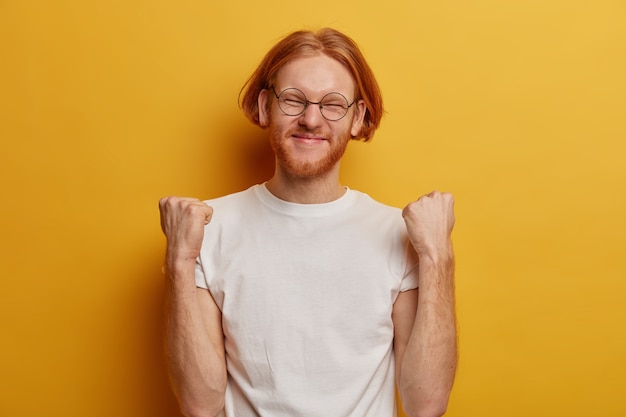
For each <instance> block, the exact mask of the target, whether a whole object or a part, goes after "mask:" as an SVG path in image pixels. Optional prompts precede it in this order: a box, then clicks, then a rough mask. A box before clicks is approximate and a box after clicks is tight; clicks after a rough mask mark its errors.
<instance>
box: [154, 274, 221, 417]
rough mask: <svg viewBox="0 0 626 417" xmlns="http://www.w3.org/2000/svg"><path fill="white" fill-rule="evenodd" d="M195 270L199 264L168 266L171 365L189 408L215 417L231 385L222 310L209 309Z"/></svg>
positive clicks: (173, 379)
mask: <svg viewBox="0 0 626 417" xmlns="http://www.w3.org/2000/svg"><path fill="white" fill-rule="evenodd" d="M193 274H194V271H193V264H187V265H183V266H181V265H176V266H172V267H168V269H167V271H166V280H165V281H166V306H165V314H166V323H165V333H166V339H165V349H166V353H167V362H168V370H169V374H170V379H171V382H172V386H173V389H174V392H175V394H176V396H177V398H178V400H179V403H180V407H181V410H182V411H183V413H184V414H185V415H186V416H189V417H192V416H193V417H196V416H203V417H204V416H207V417H209V416H210V417H214V416H215V415H217V414H218V413H219V412H220V410H221V409H222V408H223V403H224V390H225V386H226V369H225V361H224V347H223V336H222V335H221V331H218V328H217V326H219V322H218V317H216V314H217V311H213V312H211V311H203V310H206V307H207V306H205V305H202V304H201V302H202V301H201V299H200V297H199V295H200V294H198V291H203V290H199V289H197V288H196V286H195V283H194V281H193ZM207 297H210V296H208V295H207ZM210 301H211V302H212V299H211V300H210ZM207 304H208V303H207ZM208 307H211V306H208Z"/></svg>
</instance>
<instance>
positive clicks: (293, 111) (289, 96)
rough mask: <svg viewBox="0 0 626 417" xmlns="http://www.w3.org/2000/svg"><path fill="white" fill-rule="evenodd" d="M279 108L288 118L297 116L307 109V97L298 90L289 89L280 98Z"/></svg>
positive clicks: (282, 92)
mask: <svg viewBox="0 0 626 417" xmlns="http://www.w3.org/2000/svg"><path fill="white" fill-rule="evenodd" d="M278 107H280V109H281V110H282V111H283V112H284V113H285V114H286V115H288V116H297V115H299V114H300V113H302V112H303V111H304V109H305V108H306V96H305V95H304V93H303V92H302V91H300V90H298V89H297V88H287V89H286V90H283V91H281V93H280V96H279V97H278Z"/></svg>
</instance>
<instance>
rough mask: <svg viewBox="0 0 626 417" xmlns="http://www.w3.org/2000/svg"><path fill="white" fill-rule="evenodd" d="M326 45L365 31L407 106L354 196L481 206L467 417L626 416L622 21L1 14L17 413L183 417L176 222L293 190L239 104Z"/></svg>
mask: <svg viewBox="0 0 626 417" xmlns="http://www.w3.org/2000/svg"><path fill="white" fill-rule="evenodd" d="M303 26H304V27H319V26H335V27H337V28H339V29H342V30H344V31H346V32H347V33H349V34H351V35H352V36H353V37H354V38H355V39H357V40H358V41H359V43H360V44H361V45H362V47H363V50H364V52H365V54H366V55H367V57H369V60H370V63H371V65H372V67H373V68H374V69H375V71H376V73H377V75H378V77H379V81H380V84H381V86H382V88H383V91H384V97H385V100H386V104H387V110H388V114H387V115H386V117H385V119H384V120H383V125H382V128H381V129H380V131H379V132H378V134H377V135H376V137H375V139H374V141H373V142H372V143H371V144H361V143H354V144H352V145H351V147H350V149H349V152H348V155H347V156H346V160H345V162H344V166H343V169H344V171H343V181H344V182H345V183H346V184H348V185H349V186H351V187H352V188H357V189H361V190H363V191H366V192H368V193H370V194H371V195H373V196H374V197H377V198H379V199H381V200H382V201H385V202H387V203H390V204H395V205H404V204H405V203H406V202H408V201H409V200H411V199H413V198H416V197H417V196H419V195H420V194H423V193H426V192H428V191H430V190H431V189H433V188H438V189H444V190H449V191H452V192H453V193H454V194H455V196H456V198H457V219H458V223H457V228H456V231H455V235H454V237H455V245H456V249H457V252H458V268H457V275H458V284H457V288H458V316H459V322H460V336H461V362H460V368H459V374H458V379H457V383H456V385H455V389H454V391H453V395H452V399H451V404H450V409H449V413H448V414H447V415H448V416H450V417H457V416H458V417H460V416H463V417H467V416H481V417H500V416H506V417H517V416H519V417H521V416H569V417H574V416H579V417H588V416H605V417H609V416H615V417H617V416H624V415H626V402H625V401H624V399H623V394H624V382H623V381H624V379H623V377H624V374H625V372H626V356H625V352H626V308H625V307H624V303H623V301H622V298H623V294H624V293H625V292H626V279H625V278H626V274H625V272H626V266H625V265H624V259H626V248H625V247H626V244H625V242H624V240H625V236H626V221H625V220H624V214H625V213H626V196H625V191H626V163H625V159H626V4H625V3H624V2H623V1H621V0H613V1H611V0H597V1H583V0H573V1H572V0H567V1H566V0H545V1H522V0H514V1H495V0H477V1H456V2H454V1H409V0H407V1H397V2H376V1H373V0H364V1H359V2H350V1H336V0H334V1H326V0H320V1H316V2H304V3H298V2H292V3H291V4H286V3H284V2H281V1H276V0H268V1H247V2H241V1H236V0H235V1H225V0H223V1H219V2H218V1H200V0H187V1H181V2H167V1H159V2H142V1H135V0H125V1H121V0H117V1H106V2H105V1H80V0H58V1H54V2H52V1H48V2H46V1H26V0H4V1H0V138H1V142H0V143H1V145H0V181H1V187H2V188H1V189H2V193H3V196H2V199H1V203H0V236H1V240H0V256H1V261H0V267H1V268H2V269H1V280H0V321H1V323H2V339H1V343H0V370H1V371H0V372H1V375H2V377H1V378H0V415H2V416H7V417H8V416H10V417H20V416H40V415H48V416H64V417H74V416H75V417H85V416H89V417H111V416H116V417H137V416H160V417H166V416H176V415H178V414H177V411H176V405H175V403H174V400H173V397H172V395H171V394H170V392H169V389H168V386H167V381H166V378H165V374H164V371H163V361H162V359H161V354H160V337H161V335H160V307H161V298H162V287H161V279H162V278H161V275H160V267H161V257H162V252H163V245H164V239H163V238H162V237H161V234H160V230H159V225H158V211H157V200H158V198H159V197H160V196H162V195H166V194H182V195H190V196H198V197H203V198H209V197H214V196H217V195H220V194H224V193H227V192H232V191H237V190H240V189H242V188H244V187H247V186H248V185H249V184H251V183H253V182H258V181H262V180H263V179H264V178H265V177H266V176H267V175H268V174H269V172H270V170H271V166H270V164H269V163H268V154H267V147H266V145H265V142H264V135H263V132H261V131H259V130H257V129H256V128H254V127H253V126H251V125H250V124H248V123H247V122H246V121H245V120H244V118H243V116H242V115H241V114H240V112H239V110H238V108H237V95H238V92H239V88H240V87H241V85H242V83H243V81H244V80H245V78H246V77H247V76H248V75H249V73H250V72H251V71H252V70H253V68H254V67H255V65H256V63H257V62H258V60H259V59H260V58H261V56H262V55H263V53H264V52H265V51H266V50H267V49H268V48H269V47H270V46H271V45H272V44H273V43H274V42H275V41H276V40H277V39H278V38H279V37H281V36H282V35H284V34H285V33H287V32H289V31H291V30H293V29H298V28H300V27H303Z"/></svg>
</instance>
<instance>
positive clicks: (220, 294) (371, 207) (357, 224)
mask: <svg viewBox="0 0 626 417" xmlns="http://www.w3.org/2000/svg"><path fill="white" fill-rule="evenodd" d="M207 203H208V204H209V205H210V206H212V207H213V209H214V212H213V218H212V220H211V223H209V225H207V226H206V229H205V238H204V241H203V245H202V250H201V254H200V257H199V258H198V264H197V267H196V284H197V286H198V287H201V288H207V289H209V290H210V292H211V294H212V295H213V298H214V299H215V302H216V303H217V305H218V306H219V308H220V310H221V312H222V326H223V330H224V336H225V348H226V360H227V369H228V385H227V389H226V403H225V415H226V416H227V417H253V416H255V417H256V416H263V417H299V416H302V417H348V416H352V417H394V416H395V415H396V404H395V392H394V383H395V380H394V378H395V377H394V373H395V372H394V371H395V370H394V355H393V322H392V320H391V313H392V308H393V303H394V301H395V300H396V297H397V296H398V293H399V292H400V291H406V290H410V289H414V288H416V287H417V284H418V279H417V270H418V268H417V257H416V255H415V253H414V251H413V249H412V248H411V245H410V243H409V240H408V237H407V234H406V228H405V225H404V221H403V219H402V215H401V211H400V210H399V209H398V208H394V207H389V206H385V205H383V204H381V203H378V202H376V201H374V200H373V199H372V198H371V197H369V196H368V195H366V194H363V193H361V192H358V191H354V190H346V193H345V194H344V195H343V196H342V197H341V198H339V199H338V200H335V201H333V202H330V203H324V204H295V203H290V202H286V201H283V200H280V199H278V198H276V197H275V196H274V195H273V194H271V193H270V192H269V191H268V190H267V188H266V187H265V185H264V184H263V185H255V186H253V187H251V188H249V189H248V190H246V191H242V192H239V193H235V194H231V195H228V196H225V197H221V198H217V199H214V200H209V201H207Z"/></svg>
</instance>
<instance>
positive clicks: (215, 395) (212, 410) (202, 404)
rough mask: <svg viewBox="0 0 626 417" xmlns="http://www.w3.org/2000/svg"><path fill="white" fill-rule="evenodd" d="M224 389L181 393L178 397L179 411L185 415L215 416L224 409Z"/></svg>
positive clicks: (191, 416)
mask: <svg viewBox="0 0 626 417" xmlns="http://www.w3.org/2000/svg"><path fill="white" fill-rule="evenodd" d="M223 388H224V389H217V390H211V391H208V390H207V391H205V394H204V395H197V394H196V395H188V396H185V395H182V396H179V398H178V404H179V407H180V412H181V414H182V415H183V416H185V417H216V416H217V415H219V414H220V412H222V410H224V398H225V397H224V394H225V389H226V387H225V385H224V387H223Z"/></svg>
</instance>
